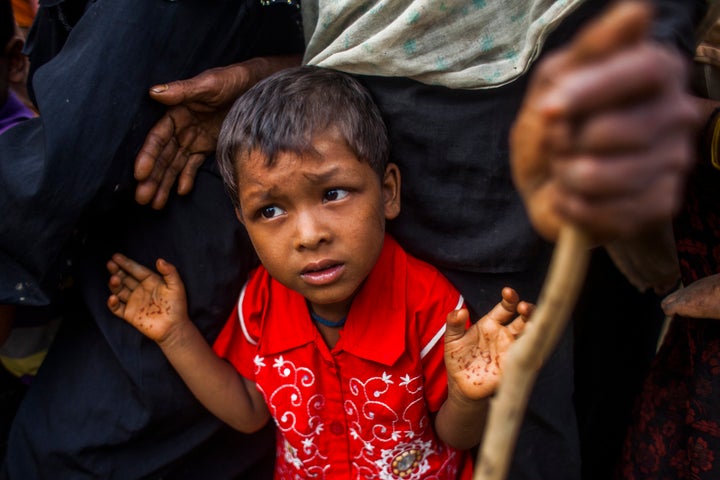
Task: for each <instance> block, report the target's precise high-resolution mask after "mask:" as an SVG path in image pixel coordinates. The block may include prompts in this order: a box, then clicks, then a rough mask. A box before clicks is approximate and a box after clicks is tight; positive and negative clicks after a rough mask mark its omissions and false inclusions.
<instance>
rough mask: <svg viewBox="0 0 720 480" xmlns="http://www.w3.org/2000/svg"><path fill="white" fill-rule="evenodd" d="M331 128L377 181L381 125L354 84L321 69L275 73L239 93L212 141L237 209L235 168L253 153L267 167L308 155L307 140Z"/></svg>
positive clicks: (382, 149) (383, 141)
mask: <svg viewBox="0 0 720 480" xmlns="http://www.w3.org/2000/svg"><path fill="white" fill-rule="evenodd" d="M329 128H336V129H337V130H338V132H339V133H340V135H342V137H343V138H344V139H345V141H346V142H347V145H348V147H349V148H350V150H352V152H353V153H354V154H355V155H356V156H357V158H358V159H359V160H360V161H363V162H367V163H368V164H369V165H370V166H371V167H372V169H373V170H374V171H375V172H377V173H378V175H379V176H380V178H382V177H383V175H384V172H385V166H386V165H387V162H388V158H389V152H388V150H389V142H388V136H387V130H386V127H385V123H384V122H383V120H382V117H381V116H380V111H379V110H378V108H377V106H376V105H375V103H374V102H373V100H372V98H371V97H370V94H369V93H368V92H367V90H365V88H364V87H363V86H362V85H360V83H359V82H358V81H356V80H355V79H353V78H352V77H350V76H349V75H346V74H344V73H341V72H338V71H335V70H330V69H326V68H320V67H313V66H304V67H295V68H291V69H287V70H283V71H281V72H278V73H276V74H274V75H271V76H270V77H268V78H266V79H264V80H263V81H261V82H259V83H258V84H256V85H255V86H254V87H252V88H251V89H249V90H248V91H247V92H245V93H244V94H243V95H242V96H241V97H240V98H239V99H238V100H237V101H236V102H235V104H234V105H233V107H232V109H231V110H230V112H229V113H228V115H227V117H226V118H225V121H224V122H223V126H222V128H221V130H220V136H219V138H218V149H217V150H218V153H217V158H218V164H219V167H220V172H221V173H222V176H223V180H224V181H225V186H226V187H227V189H228V192H229V193H230V196H231V198H232V201H233V203H234V204H235V206H236V207H238V206H239V205H238V189H237V162H238V161H239V160H241V159H242V158H243V157H245V156H247V155H249V154H250V153H251V152H253V151H256V150H257V151H259V152H260V153H262V154H263V155H264V156H265V157H266V159H267V160H266V162H267V165H272V164H273V162H274V161H275V158H276V156H277V155H278V154H279V153H281V152H293V153H299V154H306V153H314V152H315V150H314V148H313V146H312V137H313V135H315V134H317V133H322V132H324V131H325V130H327V129H329Z"/></svg>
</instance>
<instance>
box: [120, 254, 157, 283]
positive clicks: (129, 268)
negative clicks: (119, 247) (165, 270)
mask: <svg viewBox="0 0 720 480" xmlns="http://www.w3.org/2000/svg"><path fill="white" fill-rule="evenodd" d="M112 260H113V261H114V262H115V263H117V264H118V266H119V267H120V268H122V269H123V270H124V271H125V273H126V274H128V275H130V276H132V277H134V278H135V279H136V280H138V281H143V280H144V279H145V278H147V277H148V276H150V275H151V274H152V273H153V272H152V271H151V270H150V269H148V268H146V267H144V266H142V265H140V264H139V263H137V262H136V261H134V260H131V259H129V258H128V257H126V256H125V255H123V254H121V253H116V254H114V255H113V256H112ZM126 278H127V277H126ZM123 281H125V279H123Z"/></svg>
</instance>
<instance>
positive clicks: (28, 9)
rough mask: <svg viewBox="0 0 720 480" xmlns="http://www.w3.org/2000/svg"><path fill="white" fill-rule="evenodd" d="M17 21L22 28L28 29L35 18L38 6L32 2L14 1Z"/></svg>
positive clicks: (26, 0) (28, 0)
mask: <svg viewBox="0 0 720 480" xmlns="http://www.w3.org/2000/svg"><path fill="white" fill-rule="evenodd" d="M12 7H13V13H14V14H15V21H16V22H17V24H18V26H19V27H20V28H28V27H29V26H30V25H32V22H33V19H34V18H35V12H36V11H37V6H36V4H35V2H33V1H32V0H12Z"/></svg>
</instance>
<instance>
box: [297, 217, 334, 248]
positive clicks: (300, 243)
mask: <svg viewBox="0 0 720 480" xmlns="http://www.w3.org/2000/svg"><path fill="white" fill-rule="evenodd" d="M296 230H297V232H296V235H295V248H296V249H298V250H302V249H311V250H312V249H314V248H317V247H318V246H319V245H321V244H322V243H325V242H327V241H329V240H330V231H329V229H328V227H327V224H326V223H325V222H324V221H323V218H322V215H319V214H317V213H314V212H300V213H299V214H298V215H297V222H296Z"/></svg>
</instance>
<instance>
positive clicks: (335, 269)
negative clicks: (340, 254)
mask: <svg viewBox="0 0 720 480" xmlns="http://www.w3.org/2000/svg"><path fill="white" fill-rule="evenodd" d="M344 270H345V266H344V265H343V264H342V263H340V262H337V261H334V260H325V261H322V262H317V263H312V264H310V265H307V266H306V267H305V268H303V270H302V271H301V272H300V277H301V278H302V279H303V280H304V281H306V282H307V283H309V284H311V285H325V284H328V283H331V282H334V281H335V280H337V279H338V278H339V277H340V275H341V274H342V272H343V271H344Z"/></svg>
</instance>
